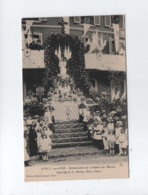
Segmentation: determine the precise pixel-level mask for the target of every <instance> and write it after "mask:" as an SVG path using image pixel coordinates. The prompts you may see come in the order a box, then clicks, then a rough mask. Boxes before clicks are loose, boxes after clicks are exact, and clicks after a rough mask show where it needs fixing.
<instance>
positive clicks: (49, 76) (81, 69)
mask: <svg viewBox="0 0 148 195" xmlns="http://www.w3.org/2000/svg"><path fill="white" fill-rule="evenodd" d="M59 45H60V46H61V51H62V56H63V57H64V48H65V47H67V46H69V48H70V50H71V52H72V57H71V58H70V59H69V60H68V62H67V73H68V74H69V75H70V77H72V78H73V79H74V82H75V84H76V87H77V88H79V89H80V90H81V91H82V92H83V93H84V94H85V95H88V93H89V84H88V75H87V72H86V69H85V59H84V52H85V51H84V45H83V43H82V42H81V40H80V39H79V37H78V36H71V35H67V34H52V35H50V36H49V37H48V38H47V40H46V42H45V51H44V62H45V73H44V79H43V81H44V82H43V84H44V86H45V88H47V89H48V88H49V86H53V81H54V79H55V78H57V75H58V74H59V72H60V69H59V59H58V57H57V56H56V55H55V50H57V49H58V47H59Z"/></svg>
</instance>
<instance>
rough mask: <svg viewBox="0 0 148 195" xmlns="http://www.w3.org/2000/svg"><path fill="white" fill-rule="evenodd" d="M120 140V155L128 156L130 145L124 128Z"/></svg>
mask: <svg viewBox="0 0 148 195" xmlns="http://www.w3.org/2000/svg"><path fill="white" fill-rule="evenodd" d="M118 140H119V148H120V155H127V145H128V144H127V136H126V134H125V131H124V128H122V130H121V134H120V136H119V138H118Z"/></svg>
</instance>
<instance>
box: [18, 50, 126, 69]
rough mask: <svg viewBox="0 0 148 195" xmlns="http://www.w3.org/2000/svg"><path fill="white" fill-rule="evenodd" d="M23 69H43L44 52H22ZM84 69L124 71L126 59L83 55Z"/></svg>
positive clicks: (116, 56) (89, 54) (103, 55)
mask: <svg viewBox="0 0 148 195" xmlns="http://www.w3.org/2000/svg"><path fill="white" fill-rule="evenodd" d="M22 55H23V69H38V68H39V69H43V68H45V64H44V50H40V51H38V50H27V51H23V53H22ZM85 65H86V69H97V70H103V71H123V72H125V71H126V58H125V56H121V55H112V54H101V55H99V54H95V53H87V54H85Z"/></svg>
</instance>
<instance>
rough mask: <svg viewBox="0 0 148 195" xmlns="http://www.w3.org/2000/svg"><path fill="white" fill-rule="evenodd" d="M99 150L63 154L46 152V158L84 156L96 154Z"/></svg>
mask: <svg viewBox="0 0 148 195" xmlns="http://www.w3.org/2000/svg"><path fill="white" fill-rule="evenodd" d="M96 154H99V152H96V151H94V152H78V153H65V154H48V158H63V157H71V156H85V155H96Z"/></svg>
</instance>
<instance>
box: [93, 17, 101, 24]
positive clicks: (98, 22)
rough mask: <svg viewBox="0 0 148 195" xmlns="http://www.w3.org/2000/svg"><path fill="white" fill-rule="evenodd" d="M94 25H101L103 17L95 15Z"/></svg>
mask: <svg viewBox="0 0 148 195" xmlns="http://www.w3.org/2000/svg"><path fill="white" fill-rule="evenodd" d="M94 25H98V26H100V25H101V17H100V16H94Z"/></svg>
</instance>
